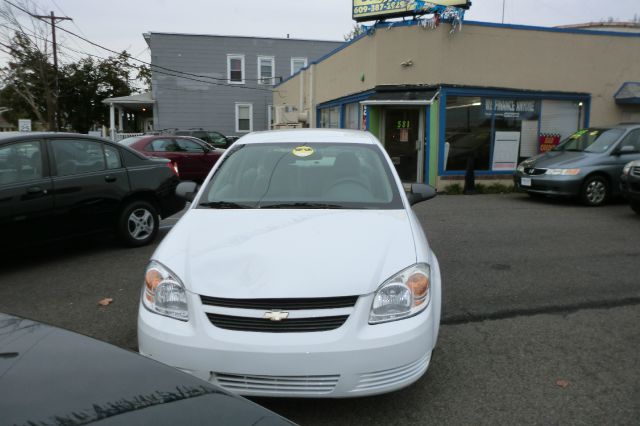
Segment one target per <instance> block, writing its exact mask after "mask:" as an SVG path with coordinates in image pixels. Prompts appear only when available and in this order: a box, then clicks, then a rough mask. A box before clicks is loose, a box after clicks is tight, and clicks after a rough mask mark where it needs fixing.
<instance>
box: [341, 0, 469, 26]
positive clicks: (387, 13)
mask: <svg viewBox="0 0 640 426" xmlns="http://www.w3.org/2000/svg"><path fill="white" fill-rule="evenodd" d="M437 6H445V7H450V6H451V7H459V8H462V9H468V8H469V7H470V6H471V0H436V1H433V2H430V1H421V0H353V13H352V16H353V19H354V21H358V22H361V21H373V20H376V19H384V18H396V17H400V16H412V15H417V14H420V13H431V12H430V11H432V10H434V8H436V7H437Z"/></svg>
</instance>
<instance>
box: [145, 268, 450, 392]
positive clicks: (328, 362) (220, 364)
mask: <svg viewBox="0 0 640 426" xmlns="http://www.w3.org/2000/svg"><path fill="white" fill-rule="evenodd" d="M431 266H432V277H431V279H432V295H431V297H432V299H431V302H430V304H429V306H428V307H427V308H426V309H425V310H424V311H423V312H422V313H420V314H419V315H416V316H414V317H412V318H407V319H404V320H399V321H394V322H389V323H384V324H377V325H369V324H368V318H369V311H370V307H371V303H372V300H373V295H372V294H370V295H366V296H361V297H360V298H359V299H358V301H357V303H356V305H355V306H354V307H353V308H349V309H352V312H351V314H350V315H349V318H348V319H347V321H346V322H345V323H344V324H343V325H342V326H341V327H339V328H337V329H335V330H331V331H322V332H309V333H263V332H246V331H231V330H226V329H220V328H217V327H215V326H214V325H212V324H211V322H210V321H209V319H208V318H207V316H206V314H205V312H211V309H218V308H215V307H210V306H203V305H202V303H201V301H200V298H199V297H198V296H197V295H193V294H190V295H189V302H190V320H189V322H181V321H177V320H173V319H170V318H166V317H162V316H160V315H156V314H154V313H151V312H149V311H148V310H147V309H146V308H144V307H142V306H140V312H139V316H138V343H139V348H140V353H141V354H143V355H145V356H148V357H150V358H153V359H156V360H158V361H160V362H163V363H165V364H169V365H171V366H174V367H177V368H179V369H181V370H183V371H185V372H188V373H191V374H193V375H195V376H197V377H199V378H201V379H203V380H207V381H209V382H211V383H214V384H217V385H219V386H222V387H223V388H225V389H227V390H229V391H232V392H235V393H238V394H241V395H245V396H277V397H313V398H344V397H357V396H365V395H375V394H381V393H386V392H391V391H394V390H397V389H401V388H403V387H406V386H408V385H410V384H411V383H413V382H415V381H416V380H418V379H419V378H420V377H421V376H422V375H423V374H424V373H425V371H426V370H427V367H428V366H429V362H430V359H431V352H432V350H433V348H434V346H435V344H436V339H437V334H438V327H439V312H440V273H439V269H438V267H437V264H436V265H431Z"/></svg>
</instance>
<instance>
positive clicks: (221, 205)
mask: <svg viewBox="0 0 640 426" xmlns="http://www.w3.org/2000/svg"><path fill="white" fill-rule="evenodd" d="M198 206H200V207H209V208H211V209H252V208H254V207H252V206H247V205H246V204H238V203H232V202H230V201H210V202H208V203H200V204H198Z"/></svg>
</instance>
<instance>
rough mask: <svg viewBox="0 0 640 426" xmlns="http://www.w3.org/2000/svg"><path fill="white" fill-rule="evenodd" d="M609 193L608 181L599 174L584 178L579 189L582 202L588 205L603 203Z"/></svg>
mask: <svg viewBox="0 0 640 426" xmlns="http://www.w3.org/2000/svg"><path fill="white" fill-rule="evenodd" d="M610 195H611V189H610V185H609V181H608V180H607V178H605V177H604V176H601V175H594V176H589V177H588V178H586V179H585V181H584V183H583V184H582V189H581V191H580V199H581V200H582V203H583V204H585V205H587V206H590V207H598V206H603V205H605V204H606V203H607V201H609V197H610Z"/></svg>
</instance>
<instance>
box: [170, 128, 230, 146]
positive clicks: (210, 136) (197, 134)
mask: <svg viewBox="0 0 640 426" xmlns="http://www.w3.org/2000/svg"><path fill="white" fill-rule="evenodd" d="M174 134H175V135H177V136H193V137H194V138H198V139H201V140H203V141H205V142H206V143H208V144H209V145H211V146H213V147H214V148H229V147H230V146H231V144H233V143H234V142H235V141H237V140H238V137H237V136H225V135H223V134H222V133H220V132H216V131H214V130H202V129H190V130H176V131H175V132H174Z"/></svg>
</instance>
